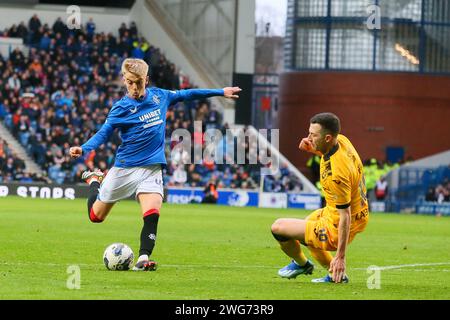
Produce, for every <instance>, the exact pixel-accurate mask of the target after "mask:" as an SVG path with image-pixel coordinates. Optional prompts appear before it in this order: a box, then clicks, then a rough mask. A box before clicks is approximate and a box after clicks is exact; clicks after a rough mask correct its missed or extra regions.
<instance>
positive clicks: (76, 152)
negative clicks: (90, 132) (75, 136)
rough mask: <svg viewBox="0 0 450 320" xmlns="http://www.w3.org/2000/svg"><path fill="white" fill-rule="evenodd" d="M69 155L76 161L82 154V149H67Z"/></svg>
mask: <svg viewBox="0 0 450 320" xmlns="http://www.w3.org/2000/svg"><path fill="white" fill-rule="evenodd" d="M69 154H70V156H71V157H72V158H74V159H76V158H78V157H80V156H81V155H82V154H83V149H81V147H72V148H70V149H69Z"/></svg>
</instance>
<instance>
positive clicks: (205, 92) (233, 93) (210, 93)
mask: <svg viewBox="0 0 450 320" xmlns="http://www.w3.org/2000/svg"><path fill="white" fill-rule="evenodd" d="M241 91H242V89H241V88H239V87H225V88H223V89H187V90H178V91H168V93H169V99H170V104H174V103H177V102H180V101H185V100H197V99H206V98H211V97H225V98H228V99H238V98H239V96H238V93H239V92H241Z"/></svg>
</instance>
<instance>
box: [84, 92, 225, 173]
mask: <svg viewBox="0 0 450 320" xmlns="http://www.w3.org/2000/svg"><path fill="white" fill-rule="evenodd" d="M145 93H146V94H145V97H144V98H142V99H140V100H136V99H133V98H130V97H129V96H128V95H125V96H124V97H123V98H122V99H120V100H119V101H117V102H116V103H115V104H114V105H113V106H112V108H111V110H110V112H109V114H108V117H107V119H106V121H105V123H104V124H103V126H102V127H101V129H100V130H99V131H98V132H97V133H96V134H95V135H94V136H92V138H90V139H89V140H88V141H87V142H86V143H85V144H83V145H82V146H81V148H82V149H83V154H84V155H86V154H88V153H89V152H90V151H92V150H95V149H97V148H98V147H99V146H100V145H102V144H104V143H106V142H107V141H108V140H109V138H110V137H111V135H112V133H113V131H114V129H116V128H117V129H118V130H119V133H120V137H121V139H122V144H121V145H120V146H119V148H118V149H117V154H116V161H115V163H114V166H116V167H121V168H129V167H141V166H148V165H152V164H163V165H165V164H167V162H166V157H165V154H164V139H165V129H166V113H167V109H168V107H169V106H170V105H171V104H174V103H176V102H179V101H183V100H195V99H202V98H209V97H214V96H223V95H224V91H223V89H214V90H211V89H191V90H178V91H170V90H163V89H159V88H156V87H152V88H147V89H146V90H145Z"/></svg>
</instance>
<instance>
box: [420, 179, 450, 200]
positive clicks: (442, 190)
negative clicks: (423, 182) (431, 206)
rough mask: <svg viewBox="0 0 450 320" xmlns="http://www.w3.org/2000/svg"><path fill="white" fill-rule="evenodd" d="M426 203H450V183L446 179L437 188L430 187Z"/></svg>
mask: <svg viewBox="0 0 450 320" xmlns="http://www.w3.org/2000/svg"><path fill="white" fill-rule="evenodd" d="M425 201H430V202H437V203H444V202H450V181H449V179H447V178H446V179H444V180H443V181H442V183H440V184H438V185H437V186H436V187H433V186H430V187H429V188H428V192H427V194H426V195H425Z"/></svg>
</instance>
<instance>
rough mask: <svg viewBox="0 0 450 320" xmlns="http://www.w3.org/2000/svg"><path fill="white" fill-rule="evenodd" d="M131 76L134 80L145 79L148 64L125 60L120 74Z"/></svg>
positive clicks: (142, 61) (130, 59)
mask: <svg viewBox="0 0 450 320" xmlns="http://www.w3.org/2000/svg"><path fill="white" fill-rule="evenodd" d="M127 73H128V74H131V75H132V76H134V77H136V78H144V79H145V78H146V77H147V73H148V64H147V63H146V62H145V61H144V60H142V59H133V58H127V59H125V60H124V61H123V63H122V74H123V75H125V74H127Z"/></svg>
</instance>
